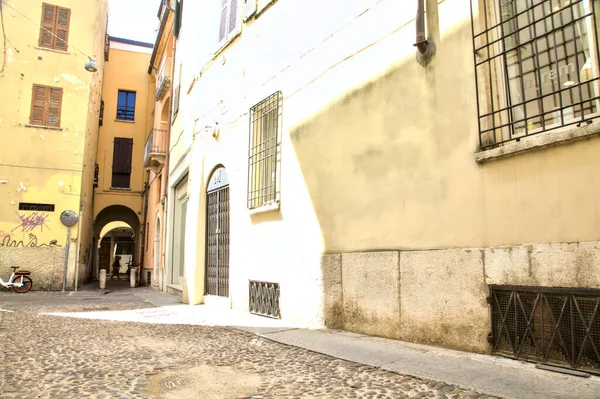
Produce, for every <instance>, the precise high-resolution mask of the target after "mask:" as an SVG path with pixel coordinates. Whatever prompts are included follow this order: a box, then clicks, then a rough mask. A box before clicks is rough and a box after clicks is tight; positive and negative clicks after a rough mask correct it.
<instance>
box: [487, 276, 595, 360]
mask: <svg viewBox="0 0 600 399" xmlns="http://www.w3.org/2000/svg"><path fill="white" fill-rule="evenodd" d="M488 300H489V302H490V304H491V307H492V333H491V335H490V343H491V345H492V351H493V352H494V353H497V354H502V355H506V356H509V357H515V358H519V359H524V360H529V361H536V362H545V363H555V364H559V365H567V366H570V367H572V368H579V369H587V370H591V371H596V372H597V371H598V370H600V352H599V351H600V290H592V289H575V288H551V287H524V286H517V287H512V286H502V285H492V286H490V297H489V298H488Z"/></svg>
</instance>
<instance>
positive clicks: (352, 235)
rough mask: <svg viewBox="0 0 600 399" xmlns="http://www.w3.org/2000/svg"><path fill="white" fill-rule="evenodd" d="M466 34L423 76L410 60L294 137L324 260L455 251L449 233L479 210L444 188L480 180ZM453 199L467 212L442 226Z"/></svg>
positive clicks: (451, 39)
mask: <svg viewBox="0 0 600 399" xmlns="http://www.w3.org/2000/svg"><path fill="white" fill-rule="evenodd" d="M470 32H471V27H470V24H464V26H460V27H458V28H457V30H455V32H454V33H452V34H449V35H448V36H446V37H445V40H444V42H443V43H442V44H441V45H440V46H439V49H438V53H437V55H436V56H435V58H434V59H433V61H432V63H431V64H429V66H427V67H426V68H423V67H421V66H420V65H419V64H418V63H417V62H416V60H415V59H414V58H413V57H408V58H407V59H405V60H403V61H402V62H401V63H399V64H396V65H394V66H393V67H392V68H391V69H390V70H388V71H387V72H386V73H385V74H383V75H382V76H380V77H378V78H376V79H374V80H371V81H369V82H365V83H364V84H363V85H362V86H360V87H357V88H354V89H353V90H352V91H350V92H349V93H348V94H346V95H345V96H344V97H342V98H341V99H339V100H338V101H336V102H334V103H331V104H329V105H328V106H327V107H326V108H323V109H321V110H320V111H319V112H318V113H317V114H316V115H313V116H311V117H310V119H308V120H306V121H305V122H304V123H302V124H300V125H298V126H295V127H293V128H292V129H291V132H290V136H291V140H292V143H293V146H294V150H295V152H296V155H297V158H298V162H299V164H300V168H301V170H302V174H303V177H304V180H305V182H306V185H307V187H308V190H309V194H310V197H311V200H312V203H313V207H314V209H315V212H316V216H317V218H318V220H319V223H320V227H321V230H322V234H323V237H324V241H325V251H326V252H329V253H331V252H345V251H361V250H374V249H387V248H399V247H409V246H412V247H413V248H418V247H424V248H427V247H429V248H431V247H435V246H432V245H431V243H432V242H435V241H445V242H442V243H441V244H442V245H444V244H445V245H449V246H451V245H452V240H453V237H451V236H450V237H449V236H447V234H448V233H445V232H444V231H452V230H453V228H448V224H455V223H460V222H461V219H463V214H464V213H470V212H472V209H473V207H472V206H470V205H472V204H473V203H475V202H477V201H478V198H477V195H473V193H471V194H469V193H467V194H465V193H464V191H465V188H466V189H467V191H468V190H469V188H468V186H464V185H462V184H460V185H456V187H454V186H452V185H451V184H449V183H453V180H456V177H457V176H460V178H461V180H462V179H465V177H466V178H469V177H473V178H475V179H478V171H477V167H476V164H475V161H474V158H473V151H474V150H475V148H476V147H475V146H476V142H477V132H476V127H477V125H476V122H477V113H476V105H475V99H476V92H475V84H474V75H473V58H472V41H471V40H472V39H471V33H470ZM456 71H461V72H462V73H460V74H459V73H456ZM469 168H470V170H469ZM465 174H467V176H465ZM470 190H471V191H472V192H475V191H476V187H472V188H471V189H470ZM453 196H457V197H458V198H459V199H464V200H465V201H466V203H462V204H461V206H460V209H459V212H457V213H456V214H453V215H450V217H451V218H450V219H449V220H448V215H446V216H443V217H441V216H440V214H439V213H440V209H439V206H440V203H441V202H443V201H446V200H448V199H449V198H452V197H453ZM453 201H456V200H453ZM469 202H470V203H469ZM461 212H462V213H461ZM478 233H479V234H480V233H481V229H480V230H479V232H478ZM445 234H446V235H445Z"/></svg>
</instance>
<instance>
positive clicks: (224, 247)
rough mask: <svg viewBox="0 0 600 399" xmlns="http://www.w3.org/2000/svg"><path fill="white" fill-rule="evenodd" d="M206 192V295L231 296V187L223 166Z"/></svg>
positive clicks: (212, 178)
mask: <svg viewBox="0 0 600 399" xmlns="http://www.w3.org/2000/svg"><path fill="white" fill-rule="evenodd" d="M208 189H209V191H208V192H207V194H206V197H207V198H206V200H207V201H206V203H207V207H206V275H205V277H206V278H205V287H206V289H205V294H207V295H217V296H222V297H227V296H229V186H228V185H227V177H226V174H225V169H224V168H219V169H217V170H216V171H215V172H214V173H213V175H212V177H211V180H210V184H209V186H208Z"/></svg>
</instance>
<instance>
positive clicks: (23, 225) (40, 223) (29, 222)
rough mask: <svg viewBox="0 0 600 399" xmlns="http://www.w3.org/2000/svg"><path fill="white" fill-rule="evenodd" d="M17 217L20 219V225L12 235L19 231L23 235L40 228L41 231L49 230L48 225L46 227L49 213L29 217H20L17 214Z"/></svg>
mask: <svg viewBox="0 0 600 399" xmlns="http://www.w3.org/2000/svg"><path fill="white" fill-rule="evenodd" d="M17 216H18V217H19V224H18V225H17V227H15V228H14V229H12V230H11V231H10V232H11V233H12V232H13V231H15V230H18V229H21V231H22V232H23V233H26V232H29V231H32V230H35V229H36V228H38V227H39V228H40V230H41V231H44V227H46V228H49V227H48V225H46V219H47V218H48V216H49V215H48V214H47V213H38V212H33V213H32V214H29V215H27V214H23V215H19V214H18V213H17Z"/></svg>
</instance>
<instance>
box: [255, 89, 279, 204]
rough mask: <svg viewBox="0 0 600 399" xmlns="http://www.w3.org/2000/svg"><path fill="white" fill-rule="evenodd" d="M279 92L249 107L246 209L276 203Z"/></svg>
mask: <svg viewBox="0 0 600 399" xmlns="http://www.w3.org/2000/svg"><path fill="white" fill-rule="evenodd" d="M280 103H281V92H276V93H274V94H272V95H270V96H269V97H267V98H266V99H264V100H262V101H261V102H259V103H258V104H256V105H255V106H253V107H252V108H250V145H249V151H248V153H249V154H248V209H256V208H260V207H262V206H268V205H272V204H275V203H277V201H278V198H277V154H278V151H277V148H278V130H279V117H280V115H279V113H280V109H281V107H280Z"/></svg>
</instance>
